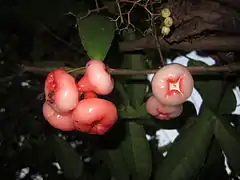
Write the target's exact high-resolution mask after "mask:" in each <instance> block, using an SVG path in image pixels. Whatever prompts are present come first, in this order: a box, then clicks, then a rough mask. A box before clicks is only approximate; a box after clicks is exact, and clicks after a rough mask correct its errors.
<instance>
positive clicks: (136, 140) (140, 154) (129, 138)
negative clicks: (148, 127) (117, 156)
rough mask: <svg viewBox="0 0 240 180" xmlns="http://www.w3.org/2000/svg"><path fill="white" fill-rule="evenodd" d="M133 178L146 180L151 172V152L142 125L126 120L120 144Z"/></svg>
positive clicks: (134, 179)
mask: <svg viewBox="0 0 240 180" xmlns="http://www.w3.org/2000/svg"><path fill="white" fill-rule="evenodd" d="M121 148H122V150H123V152H124V158H125V161H126V162H127V165H128V168H129V169H130V171H131V173H132V177H133V178H132V179H133V180H148V179H149V178H150V176H151V173H152V154H151V149H150V145H149V143H148V141H147V139H146V134H145V130H144V128H143V126H141V125H138V124H136V123H135V122H126V137H125V139H124V141H123V142H122V144H121Z"/></svg>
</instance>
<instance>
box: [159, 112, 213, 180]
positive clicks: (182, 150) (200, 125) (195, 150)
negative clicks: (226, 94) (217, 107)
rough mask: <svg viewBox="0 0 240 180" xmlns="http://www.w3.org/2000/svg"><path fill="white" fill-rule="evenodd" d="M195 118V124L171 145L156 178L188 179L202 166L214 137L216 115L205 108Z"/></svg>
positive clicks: (170, 179) (169, 179)
mask: <svg viewBox="0 0 240 180" xmlns="http://www.w3.org/2000/svg"><path fill="white" fill-rule="evenodd" d="M194 119H195V123H194V125H192V127H190V128H189V129H186V130H185V131H182V133H180V135H179V136H178V137H177V138H176V140H175V141H174V143H173V144H172V145H171V148H170V150H169V152H168V154H167V156H166V158H165V159H164V160H163V161H162V163H161V165H160V166H159V168H158V171H157V172H156V174H155V176H154V180H159V179H168V180H188V179H190V178H191V177H192V176H194V175H196V173H197V171H198V170H199V169H200V168H201V166H202V164H203V163H204V159H205V157H206V154H207V152H208V149H209V145H210V143H211V139H212V137H213V123H214V122H215V117H214V116H213V114H212V113H211V112H210V111H209V110H203V111H202V112H201V114H200V116H199V117H194Z"/></svg>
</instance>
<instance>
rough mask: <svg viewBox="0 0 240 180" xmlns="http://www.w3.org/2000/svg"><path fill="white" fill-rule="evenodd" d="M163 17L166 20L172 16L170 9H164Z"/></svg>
mask: <svg viewBox="0 0 240 180" xmlns="http://www.w3.org/2000/svg"><path fill="white" fill-rule="evenodd" d="M161 15H162V17H164V18H167V17H169V16H170V15H171V11H170V9H168V8H163V9H162V10H161Z"/></svg>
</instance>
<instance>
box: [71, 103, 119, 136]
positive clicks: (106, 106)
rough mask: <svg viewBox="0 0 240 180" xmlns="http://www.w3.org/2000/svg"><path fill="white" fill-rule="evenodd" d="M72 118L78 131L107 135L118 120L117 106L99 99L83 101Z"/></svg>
mask: <svg viewBox="0 0 240 180" xmlns="http://www.w3.org/2000/svg"><path fill="white" fill-rule="evenodd" d="M72 117H73V120H74V125H75V127H76V129H77V130H79V131H81V132H86V133H89V134H99V135H102V134H105V133H106V132H107V131H108V130H109V129H110V128H111V127H112V126H113V125H114V124H115V122H116V121H117V119H118V115H117V109H116V107H115V105H114V104H113V103H112V102H110V101H107V100H104V99H99V98H90V99H83V100H81V101H80V102H79V104H78V106H77V107H76V109H75V110H74V111H73V116H72Z"/></svg>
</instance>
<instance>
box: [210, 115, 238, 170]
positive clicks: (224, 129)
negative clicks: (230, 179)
mask: <svg viewBox="0 0 240 180" xmlns="http://www.w3.org/2000/svg"><path fill="white" fill-rule="evenodd" d="M214 133H215V136H216V138H217V140H218V142H219V144H220V146H221V148H222V150H223V151H224V153H225V154H226V156H227V158H228V160H229V162H230V164H231V165H232V167H233V168H234V170H235V171H236V172H237V173H239V174H240V156H239V155H240V133H238V132H237V130H236V129H234V127H232V126H231V125H230V123H229V122H228V121H227V120H226V119H220V118H218V119H217V121H216V125H215V130H214Z"/></svg>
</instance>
